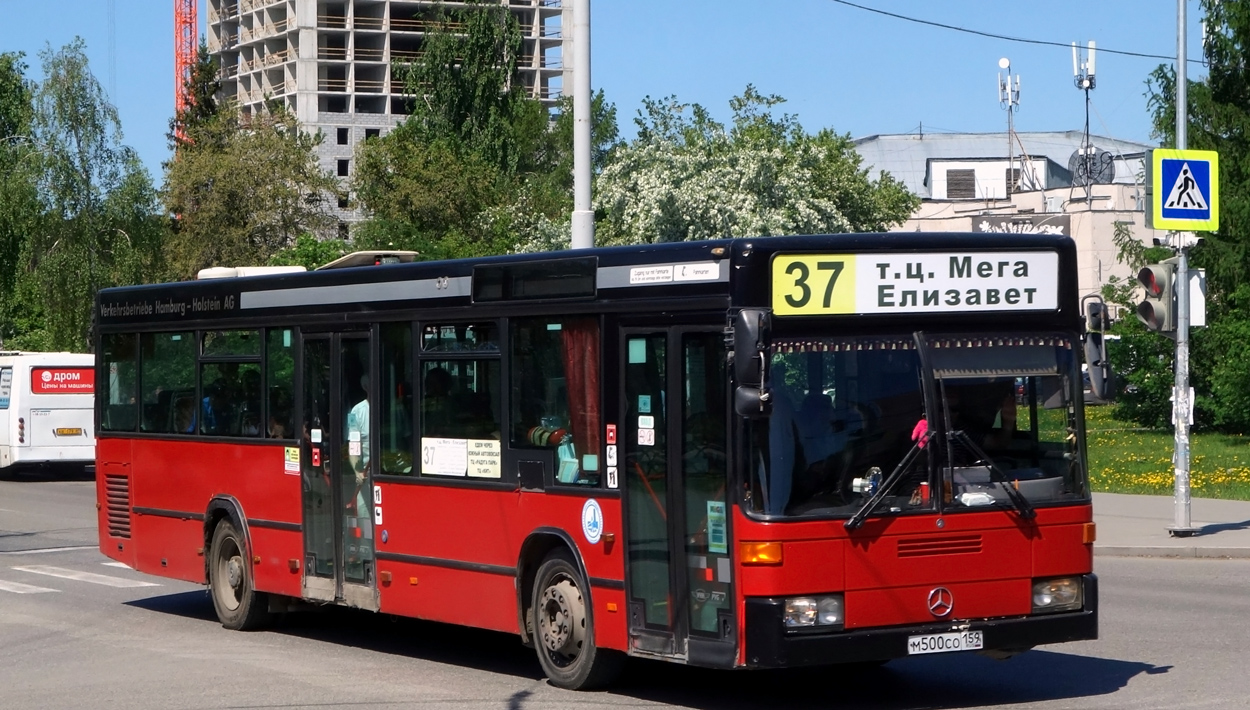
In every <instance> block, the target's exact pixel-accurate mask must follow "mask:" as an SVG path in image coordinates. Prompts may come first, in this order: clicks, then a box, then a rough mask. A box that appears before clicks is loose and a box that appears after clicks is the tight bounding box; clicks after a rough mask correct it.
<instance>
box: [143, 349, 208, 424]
mask: <svg viewBox="0 0 1250 710" xmlns="http://www.w3.org/2000/svg"><path fill="white" fill-rule="evenodd" d="M139 349H140V350H141V351H142V353H143V357H142V360H141V362H140V366H139V367H140V370H141V374H142V377H141V378H140V380H141V381H142V384H143V415H142V417H141V419H140V422H139V427H140V430H141V431H146V432H154V433H158V434H170V433H173V434H182V433H185V431H186V430H185V428H184V429H179V428H178V427H177V422H176V421H175V419H176V413H175V411H174V403H175V401H177V400H178V399H180V398H184V397H187V396H188V393H192V394H193V393H194V392H195V336H194V334H193V333H190V332H183V333H144V334H143V335H141V336H139Z"/></svg>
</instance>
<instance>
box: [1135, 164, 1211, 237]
mask: <svg viewBox="0 0 1250 710" xmlns="http://www.w3.org/2000/svg"><path fill="white" fill-rule="evenodd" d="M1150 153H1151V154H1150V159H1149V160H1148V161H1147V164H1148V165H1149V166H1150V179H1149V180H1148V181H1147V182H1148V184H1149V186H1150V193H1151V194H1150V213H1149V214H1150V217H1151V219H1150V226H1152V227H1154V228H1155V229H1167V230H1171V231H1176V232H1214V231H1216V230H1218V229H1219V228H1220V160H1219V158H1220V156H1219V153H1217V152H1215V151H1213V150H1163V149H1156V150H1153V151H1150Z"/></svg>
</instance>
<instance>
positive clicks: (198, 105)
mask: <svg viewBox="0 0 1250 710" xmlns="http://www.w3.org/2000/svg"><path fill="white" fill-rule="evenodd" d="M185 90H186V92H187V107H186V108H185V109H183V111H182V112H180V113H178V114H177V115H175V116H174V117H173V118H171V119H170V120H169V133H167V134H166V138H168V139H169V147H170V149H171V150H178V149H179V148H181V147H182V144H183V143H184V142H185V140H186V138H185V136H187V135H189V134H190V133H196V132H199V130H200V129H201V128H202V127H203V126H205V125H206V124H208V123H209V122H210V121H212V119H213V118H215V117H216V116H217V112H218V110H219V107H220V104H219V102H218V100H217V95H218V94H220V93H221V77H220V72H219V71H218V60H217V58H216V57H214V56H213V55H211V54H209V52H208V43H207V42H205V41H204V38H203V37H201V38H200V46H199V48H198V49H197V51H196V54H195V65H194V66H192V67H191V75H190V76H188V77H187V81H186V89H185ZM179 128H181V129H182V131H181V134H180V133H179ZM210 135H211V134H210Z"/></svg>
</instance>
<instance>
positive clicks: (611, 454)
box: [607, 444, 616, 466]
mask: <svg viewBox="0 0 1250 710" xmlns="http://www.w3.org/2000/svg"><path fill="white" fill-rule="evenodd" d="M607 458H608V465H609V466H615V465H616V444H609V445H608V453H607Z"/></svg>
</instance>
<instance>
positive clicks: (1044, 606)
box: [1033, 577, 1085, 614]
mask: <svg viewBox="0 0 1250 710" xmlns="http://www.w3.org/2000/svg"><path fill="white" fill-rule="evenodd" d="M1084 602H1085V593H1084V585H1082V584H1081V578H1080V577H1057V578H1055V579H1038V580H1034V582H1033V613H1034V614H1049V613H1051V612H1055V611H1073V610H1075V609H1080V608H1081V606H1082V605H1083V604H1084Z"/></svg>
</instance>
